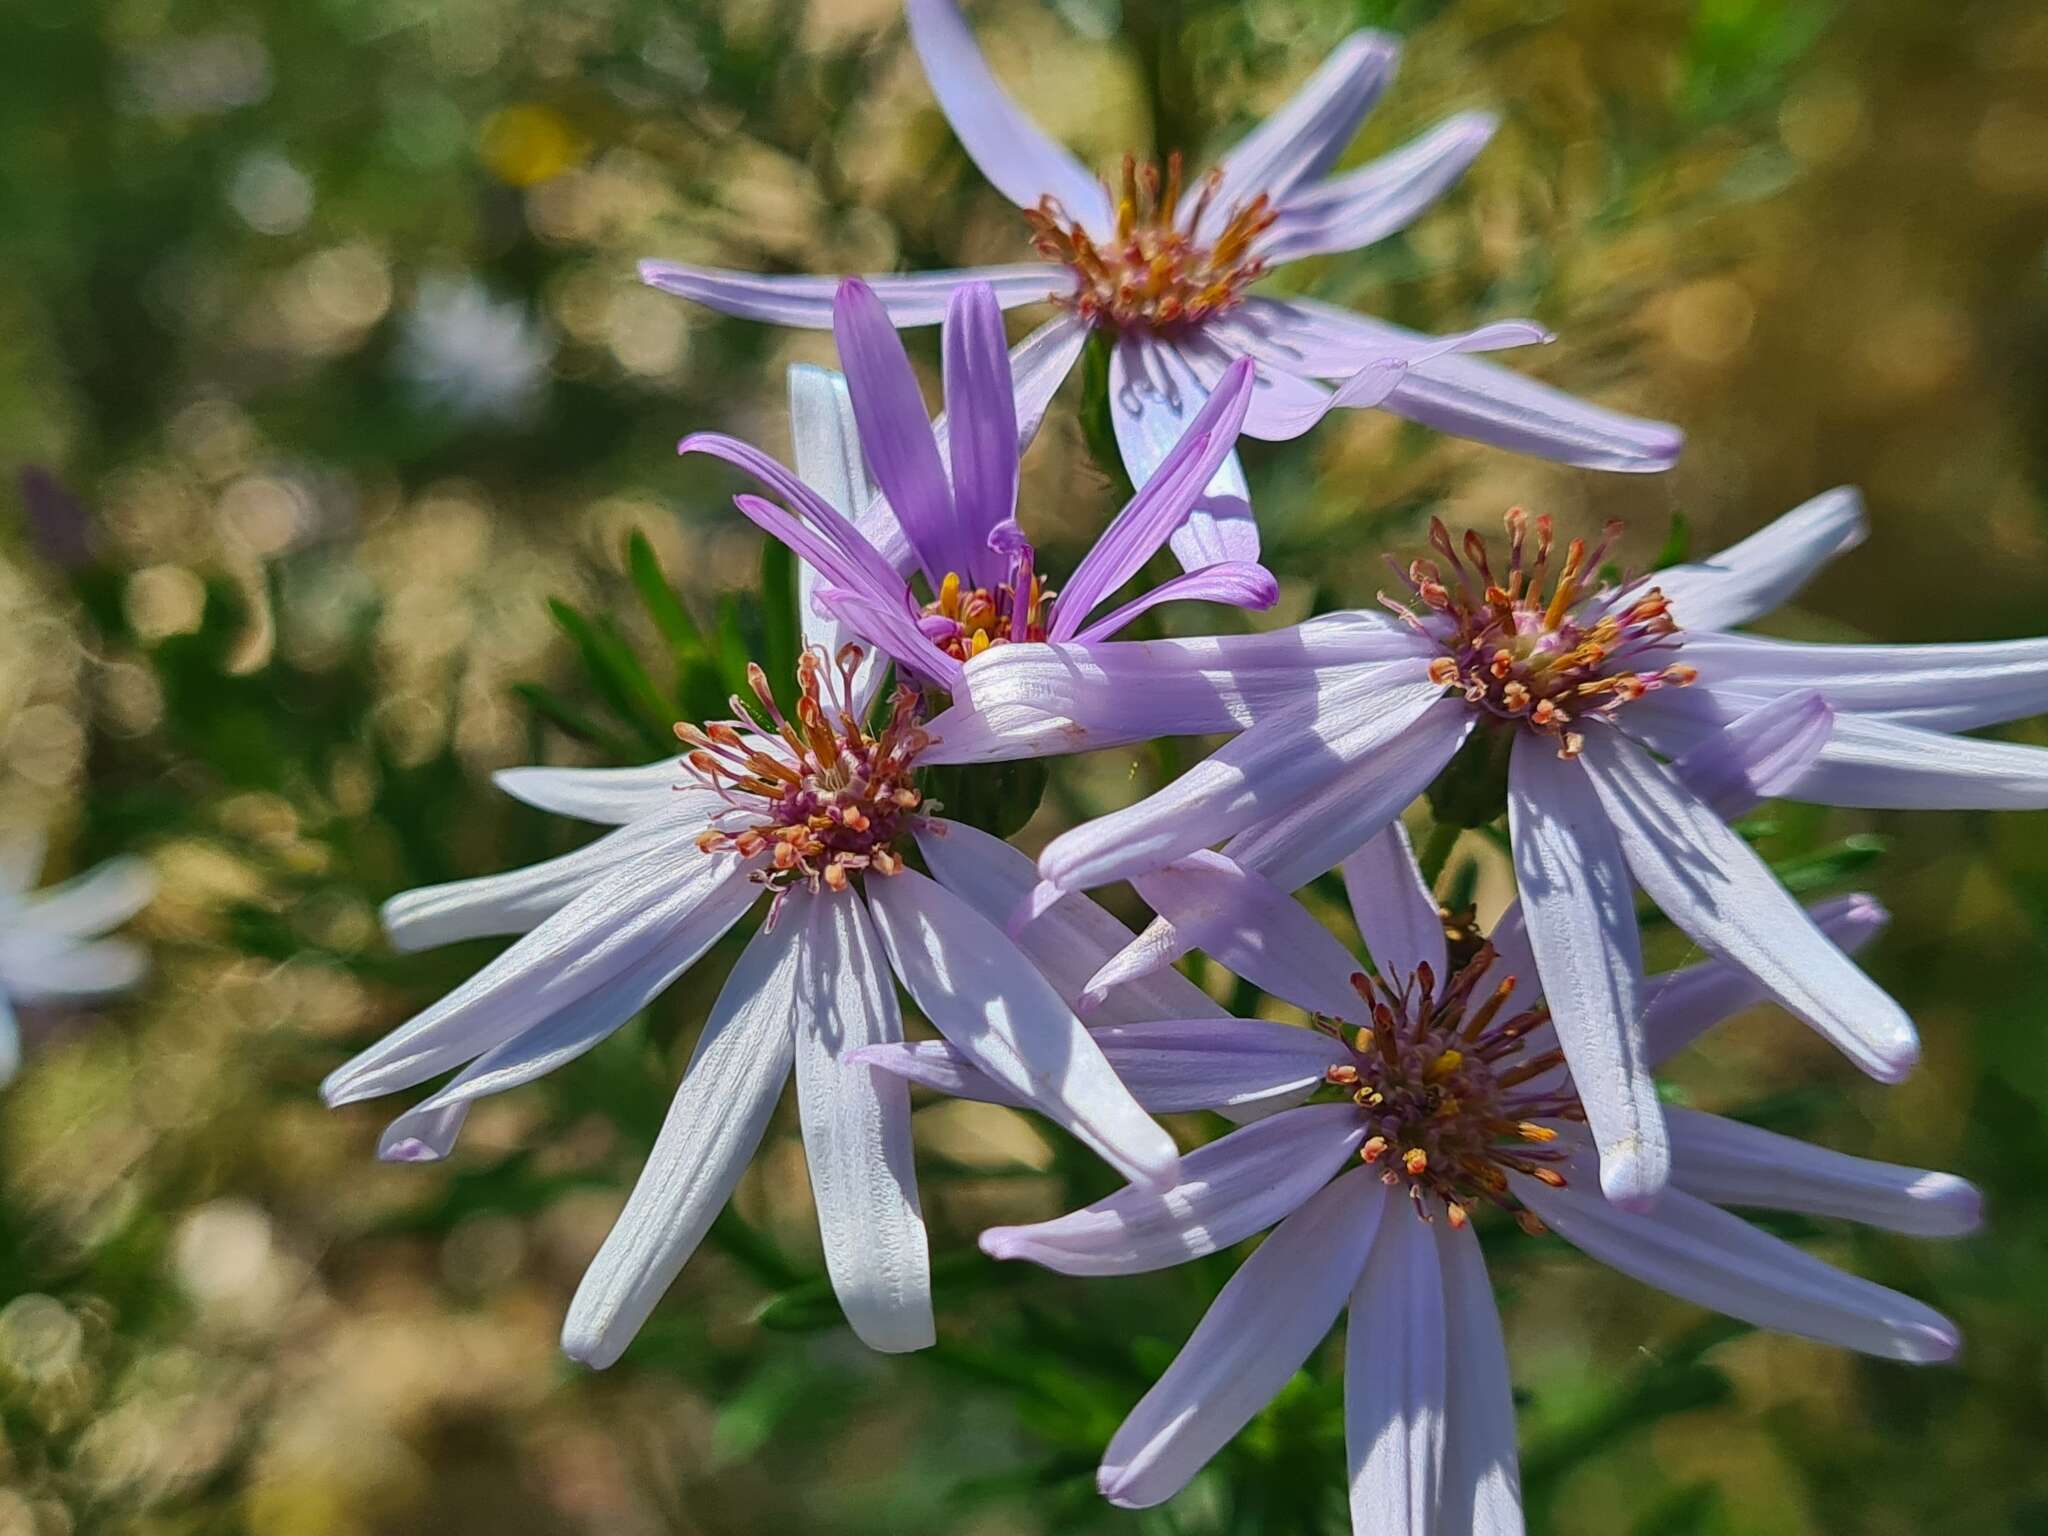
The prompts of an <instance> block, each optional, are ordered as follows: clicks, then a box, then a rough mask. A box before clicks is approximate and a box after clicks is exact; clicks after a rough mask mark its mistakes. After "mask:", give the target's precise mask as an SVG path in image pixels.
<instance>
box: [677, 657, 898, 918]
mask: <svg viewBox="0 0 2048 1536" xmlns="http://www.w3.org/2000/svg"><path fill="white" fill-rule="evenodd" d="M862 654H863V653H862V651H861V648H860V647H859V646H857V645H846V646H842V647H840V650H839V655H838V657H837V658H836V671H837V674H838V680H839V682H838V689H837V696H836V697H835V698H831V699H829V700H828V698H827V697H826V685H825V673H826V670H827V667H828V665H830V664H828V662H827V661H826V658H825V653H824V652H823V651H822V650H820V649H816V648H813V649H811V650H807V651H805V652H804V653H803V655H802V656H800V657H799V658H798V659H797V668H796V678H797V703H796V719H795V720H793V721H792V720H790V719H789V718H787V717H786V716H785V715H784V714H783V712H782V710H781V708H780V707H779V706H778V705H777V704H776V702H775V695H774V694H773V693H772V692H771V691H770V690H769V687H768V674H767V673H766V672H764V671H762V670H761V668H760V667H759V666H758V665H755V664H752V663H749V664H748V667H747V682H748V684H749V685H750V686H751V687H752V689H753V692H754V697H755V699H756V700H757V701H758V702H759V705H760V714H759V715H758V716H757V715H756V714H755V712H754V711H753V709H751V708H750V707H749V706H748V705H747V704H746V703H745V702H744V701H743V700H742V699H740V698H739V697H738V696H737V695H735V696H734V698H733V700H732V705H733V711H734V713H735V714H736V715H737V716H739V718H738V719H735V720H725V721H718V722H716V723H713V724H710V725H706V726H703V727H698V726H694V725H678V726H677V727H676V735H677V736H678V737H679V738H680V739H681V740H682V741H683V742H684V743H685V744H686V745H688V746H689V747H690V748H691V749H692V750H691V752H690V754H689V756H688V757H686V758H685V759H684V760H683V761H684V763H685V765H686V766H687V767H688V768H689V770H690V772H691V773H692V774H693V775H694V776H695V777H696V779H697V780H698V782H699V783H701V784H703V785H705V786H706V787H707V788H710V789H714V790H717V791H718V793H719V794H720V795H721V796H722V797H723V798H724V800H725V802H726V809H725V810H722V811H720V812H719V813H718V814H717V815H716V816H715V817H713V818H712V823H711V825H710V826H709V827H707V828H706V829H705V830H704V831H703V832H701V833H699V834H698V837H697V846H698V847H699V848H700V849H702V850H703V851H704V852H706V853H726V852H730V853H737V854H739V855H740V856H741V857H742V858H753V857H755V856H756V855H759V854H766V855H767V863H766V865H765V866H764V867H763V868H762V869H760V870H759V871H757V872H756V873H755V875H754V878H755V879H756V880H759V881H760V882H761V883H763V884H764V885H766V886H768V888H769V889H770V890H773V891H775V892H776V893H777V894H778V895H780V893H782V892H783V891H786V890H788V889H789V888H790V887H792V886H795V885H798V884H805V885H808V886H810V888H811V889H812V890H816V889H818V888H819V887H820V886H822V887H824V888H825V889H827V890H833V891H843V890H845V889H846V887H847V883H848V881H849V880H850V879H851V878H852V877H853V876H854V875H856V874H859V873H860V872H862V871H863V870H869V869H872V870H873V871H874V872H875V873H876V874H878V875H893V874H895V873H896V872H897V871H899V870H900V869H902V868H903V859H902V857H901V856H900V855H899V854H898V853H897V852H896V849H895V843H896V841H897V839H898V838H900V837H901V836H902V835H903V834H904V833H905V832H906V831H907V830H908V828H909V826H910V823H911V822H912V821H913V820H914V819H915V817H916V816H917V815H918V814H919V805H920V803H921V801H922V798H923V797H922V796H921V795H920V794H919V793H918V791H917V788H916V786H915V785H914V784H913V783H912V782H911V774H912V771H913V770H912V764H913V762H914V761H915V759H916V757H917V754H918V753H919V752H921V751H923V750H924V748H925V747H926V746H927V745H928V744H929V742H930V738H929V737H928V736H927V735H926V734H925V732H924V730H923V728H922V727H921V726H920V725H919V723H918V698H917V695H916V694H915V693H914V692H912V691H911V690H909V689H899V690H898V691H897V693H896V695H895V697H894V698H893V699H892V700H891V701H890V711H889V717H888V720H887V722H886V723H885V724H884V725H883V726H882V727H881V729H880V730H879V731H877V732H875V733H874V734H870V733H869V732H868V730H867V728H866V726H865V725H863V724H862V722H861V721H860V719H859V718H858V715H857V712H856V710H855V707H854V693H853V677H854V673H855V671H856V670H857V669H858V668H859V666H860V662H861V656H862ZM935 808H936V807H927V808H926V813H927V814H928V813H929V811H930V810H931V809H935Z"/></svg>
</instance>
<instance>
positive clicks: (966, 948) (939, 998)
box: [867, 870, 1179, 1182]
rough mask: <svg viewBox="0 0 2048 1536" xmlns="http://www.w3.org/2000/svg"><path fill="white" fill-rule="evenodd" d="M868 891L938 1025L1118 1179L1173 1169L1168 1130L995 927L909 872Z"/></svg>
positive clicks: (897, 957) (920, 1000) (914, 991)
mask: <svg viewBox="0 0 2048 1536" xmlns="http://www.w3.org/2000/svg"><path fill="white" fill-rule="evenodd" d="M867 895H868V903H869V906H870V909H871V910H872V912H873V914H874V918H875V926H876V927H877V929H879V930H880V932H881V935H882V943H883V945H884V946H885V947H886V948H887V949H888V952H889V960H890V963H891V964H892V965H893V966H894V967H895V970H896V974H897V975H898V976H899V977H901V978H902V980H903V984H904V986H905V988H906V989H908V991H909V993H910V995H911V996H912V997H913V998H915V999H916V1000H917V1005H918V1007H919V1009H920V1010H922V1011H923V1013H924V1015H925V1017H926V1018H928V1019H930V1020H931V1022H932V1024H933V1025H934V1026H935V1027H936V1028H937V1029H938V1031H939V1032H940V1033H941V1034H943V1035H944V1036H945V1037H946V1038H947V1039H948V1040H950V1041H952V1042H953V1044H955V1045H957V1046H959V1047H960V1048H961V1049H962V1050H963V1051H965V1052H966V1053H967V1054H968V1055H970V1056H971V1057H973V1059H974V1062H975V1065H976V1066H978V1067H980V1068H981V1069H982V1071H984V1072H986V1073H987V1074H989V1075H990V1076H991V1077H993V1078H995V1079H996V1080H997V1081H998V1082H1000V1083H1002V1084H1004V1085H1005V1086H1006V1087H1008V1088H1010V1089H1012V1090H1013V1091H1015V1092H1016V1093H1018V1094H1019V1095H1020V1096H1021V1097H1023V1098H1024V1099H1026V1100H1027V1101H1029V1102H1030V1103H1031V1105H1032V1106H1033V1107H1034V1108H1036V1109H1038V1110H1039V1111H1040V1112H1041V1113H1043V1114H1045V1115H1046V1116H1048V1117H1049V1118H1051V1119H1052V1120H1054V1121H1056V1122H1057V1123H1058V1124H1060V1125H1062V1126H1065V1127H1066V1128H1067V1129H1068V1130H1069V1131H1070V1132H1072V1133H1073V1134H1074V1135H1075V1136H1076V1137H1078V1138H1079V1139H1080V1140H1081V1141H1082V1142H1084V1143H1085V1144H1086V1145H1087V1146H1088V1147H1089V1148H1090V1149H1091V1150H1092V1151H1094V1152H1096V1153H1097V1154H1098V1155H1099V1156H1101V1157H1102V1158H1103V1159H1104V1160H1105V1161H1107V1162H1108V1163H1109V1164H1110V1165H1111V1166H1112V1167H1114V1168H1116V1169H1117V1170H1118V1171H1119V1172H1121V1173H1123V1174H1124V1176H1125V1177H1126V1178H1131V1179H1136V1180H1141V1181H1155V1182H1156V1181H1158V1180H1160V1179H1163V1178H1168V1177H1171V1176H1172V1173H1173V1170H1174V1165H1175V1162H1176V1161H1177V1159H1178V1157H1179V1150H1178V1149H1177V1148H1176V1147H1175V1145H1174V1142H1173V1138H1172V1137H1171V1136H1168V1135H1167V1134H1166V1132H1165V1131H1163V1130H1161V1129H1160V1128H1159V1126H1158V1125H1157V1123H1155V1122H1154V1121H1153V1119H1152V1117H1151V1116H1149V1115H1147V1114H1146V1113H1145V1112H1144V1110H1142V1109H1140V1108H1139V1107H1138V1105H1137V1102H1136V1101H1135V1100H1133V1099H1132V1098H1131V1095H1130V1092H1129V1091H1128V1090H1127V1089H1126V1088H1125V1087H1124V1086H1123V1084H1122V1083H1120V1082H1119V1081H1117V1077H1116V1074H1115V1073H1114V1072H1113V1071H1111V1070H1110V1066H1109V1063H1108V1062H1106V1061H1105V1060H1103V1056H1102V1051H1101V1049H1100V1048H1099V1047H1098V1046H1097V1045H1096V1044H1095V1041H1094V1040H1093V1038H1092V1037H1091V1036H1090V1035H1089V1034H1088V1032H1087V1031H1086V1030H1085V1029H1083V1028H1082V1027H1081V1021H1080V1020H1079V1019H1078V1018H1076V1017H1075V1016H1074V1012H1073V1010H1072V1009H1070V1008H1068V1007H1067V1005H1066V1004H1065V1003H1063V1002H1061V1001H1060V998H1059V994H1058V993H1056V992H1054V991H1053V989H1052V985H1051V983H1049V982H1048V981H1047V980H1046V979H1045V978H1044V977H1043V976H1041V975H1039V973H1038V970H1037V968H1036V967H1034V966H1033V965H1032V964H1031V962H1030V961H1029V960H1028V959H1027V958H1025V956H1024V955H1023V954H1022V953H1020V952H1019V951H1018V949H1017V948H1016V946H1015V945H1014V944H1012V943H1011V942H1010V941H1009V940H1008V939H1007V938H1005V937H1004V936H1003V933H1002V930H1001V929H999V928H997V927H996V926H995V925H994V924H993V923H991V922H989V921H988V920H987V919H986V918H984V917H982V916H981V915H980V914H979V913H977V912H975V911H974V910H973V909H972V908H971V907H968V906H965V905H963V904H962V903H961V902H959V901H958V900H957V899H955V898H953V897H952V896H950V895H948V894H947V893H946V891H945V888H944V887H943V886H940V885H938V884H936V883H934V882H933V881H930V880H928V879H926V878H925V877H924V876H922V875H920V874H917V873H916V872H915V871H911V870H905V871H903V872H901V873H899V874H896V875H894V876H891V877H889V878H888V879H884V880H878V881H875V882H874V883H873V884H871V886H870V887H869V890H868V893H867Z"/></svg>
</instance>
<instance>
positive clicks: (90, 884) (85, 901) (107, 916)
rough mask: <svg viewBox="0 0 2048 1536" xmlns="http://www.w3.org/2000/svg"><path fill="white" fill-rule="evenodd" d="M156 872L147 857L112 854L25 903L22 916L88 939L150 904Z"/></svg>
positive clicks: (30, 922) (46, 930)
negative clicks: (101, 861)
mask: <svg viewBox="0 0 2048 1536" xmlns="http://www.w3.org/2000/svg"><path fill="white" fill-rule="evenodd" d="M155 896H156V876H155V875H153V874H152V873H151V872H150V868H149V864H148V862H147V861H145V860H143V859H139V858H136V857H134V856H133V855H126V856H124V857H121V858H117V859H108V860H107V861H106V862H105V863H104V864H98V865H95V866H94V867H93V868H91V869H89V870H87V871H86V872H85V873H84V874H82V875H75V876H73V877H72V878H71V879H69V880H66V881H64V882H63V883H62V884H60V885H53V886H49V887H47V888H46V889H44V890H40V891H36V892H35V893H33V894H32V895H30V896H29V897H28V898H27V899H26V900H24V901H23V902H22V905H21V913H20V918H19V920H20V921H21V922H23V923H25V924H28V925H29V926H31V927H34V928H36V929H39V930H40V931H42V932H44V933H54V934H60V935H62V936H64V937H66V938H73V939H84V938H92V937H94V936H95V935H98V934H102V933H108V932H111V931H112V930H113V929H116V928H118V927H120V926H121V925H122V924H123V923H125V922H127V921H128V919H129V918H131V917H133V916H135V914H136V913H138V912H140V911H141V910H142V909H143V908H144V907H146V906H148V905H149V904H150V902H151V900H152V899H154V897H155Z"/></svg>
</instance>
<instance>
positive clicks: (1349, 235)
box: [1258, 112, 1500, 266]
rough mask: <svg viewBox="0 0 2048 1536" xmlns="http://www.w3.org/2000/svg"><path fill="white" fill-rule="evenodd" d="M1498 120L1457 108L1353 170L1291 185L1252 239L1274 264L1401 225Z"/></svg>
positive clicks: (1441, 189) (1356, 245)
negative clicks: (1307, 184)
mask: <svg viewBox="0 0 2048 1536" xmlns="http://www.w3.org/2000/svg"><path fill="white" fill-rule="evenodd" d="M1499 126H1500V119H1499V118H1497V117H1496V116H1494V114H1492V113H1491V112H1461V113H1459V114H1458V115H1457V116H1455V117H1451V118H1447V119H1445V120H1444V121H1443V122H1441V123H1438V124H1437V125H1436V126H1435V127H1434V128H1432V129H1430V130H1429V131H1428V132H1427V133H1425V134H1423V135H1421V136H1420V137H1419V138H1415V139H1411V140H1410V141H1409V142H1408V143H1406V144H1404V145H1402V146H1401V147H1400V148H1399V149H1397V150H1395V151H1393V152H1392V153H1391V154H1386V155H1382V156H1381V157H1380V158H1379V159H1377V160H1374V161H1372V162H1370V163H1369V164H1366V165H1362V166H1360V167H1359V168H1358V169H1357V170H1355V171H1347V172H1345V173H1344V174H1343V175H1341V176H1332V177H1330V178H1329V179H1328V180H1326V181H1323V182H1319V183H1318V184H1316V185H1315V186H1312V187H1303V188H1299V189H1297V190H1296V191H1295V192H1293V193H1292V194H1291V195H1290V196H1288V198H1287V199H1286V200H1285V201H1284V202H1282V203H1281V205H1280V217H1279V218H1278V219H1277V220H1276V221H1275V222H1274V225H1273V227H1272V228H1271V229H1270V230H1268V231H1267V232H1266V234H1265V236H1264V237H1263V238H1262V239H1261V240H1260V242H1259V244H1258V253H1259V254H1260V255H1261V256H1262V257H1264V258H1265V259H1266V260H1267V261H1269V262H1271V263H1273V264H1274V265H1276V266H1277V265H1279V264H1280V263H1282V262H1289V261H1298V260H1300V259H1301V258H1302V257H1304V256H1324V255H1331V254H1334V253H1336V252H1338V251H1355V250H1358V249H1360V248H1362V247H1364V246H1368V245H1372V244H1374V243H1375V242H1377V241H1380V240H1384V239H1386V238H1387V236H1389V235H1392V234H1395V233H1397V232H1399V231H1400V230H1403V229H1406V228H1407V227H1408V226H1409V225H1410V224H1412V223H1414V222H1415V220H1416V219H1417V218H1419V217H1420V216H1421V215H1422V214H1423V213H1424V212H1426V211H1427V210H1428V209H1429V208H1430V207H1431V205H1433V204H1434V203H1435V202H1436V200H1437V199H1438V198H1440V197H1442V196H1443V195H1444V193H1445V192H1447V191H1449V190H1450V187H1451V184H1452V183H1453V182H1455V181H1456V180H1457V179H1458V178H1459V177H1460V176H1462V175H1464V174H1465V167H1466V166H1468V165H1470V164H1471V163H1472V161H1473V160H1474V159H1475V158H1476V157H1477V156H1478V154H1479V151H1480V150H1482V149H1484V148H1485V147H1486V144H1487V141H1488V140H1489V139H1491V138H1492V137H1493V134H1494V130H1495V129H1497V128H1498V127H1499Z"/></svg>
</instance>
